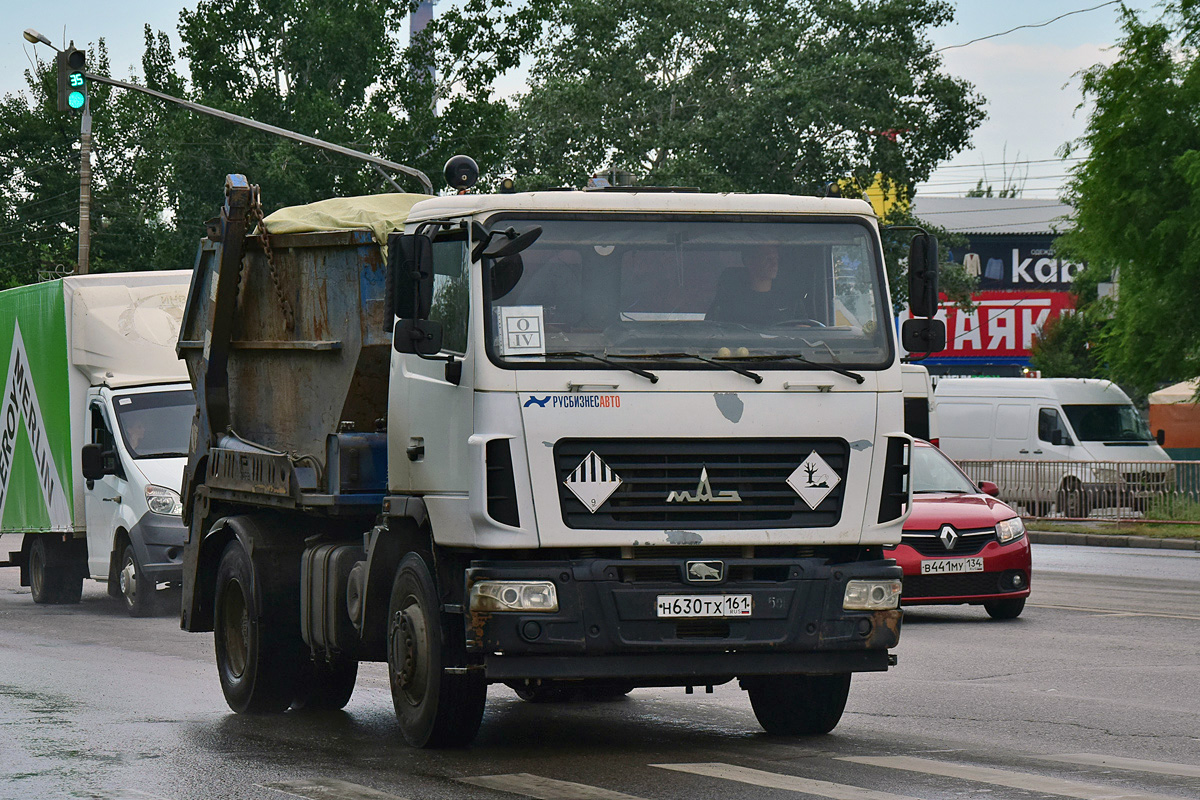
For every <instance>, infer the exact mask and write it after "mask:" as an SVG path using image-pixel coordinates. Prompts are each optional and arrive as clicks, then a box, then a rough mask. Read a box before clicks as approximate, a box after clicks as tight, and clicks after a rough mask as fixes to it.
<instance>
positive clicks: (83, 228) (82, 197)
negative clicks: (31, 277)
mask: <svg viewBox="0 0 1200 800" xmlns="http://www.w3.org/2000/svg"><path fill="white" fill-rule="evenodd" d="M82 120H83V121H82V122H81V123H80V125H79V265H78V266H77V267H76V268H75V274H76V275H87V274H88V260H89V259H90V257H91V250H92V104H91V102H90V101H89V102H86V103H84V106H83V117H82Z"/></svg>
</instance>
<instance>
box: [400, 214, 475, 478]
mask: <svg viewBox="0 0 1200 800" xmlns="http://www.w3.org/2000/svg"><path fill="white" fill-rule="evenodd" d="M433 266H434V270H433V272H434V279H433V296H432V300H431V303H430V311H429V319H430V320H434V321H437V322H440V323H441V325H442V349H441V352H439V353H438V354H437V356H433V357H429V356H426V357H422V356H420V355H417V354H416V353H398V352H396V351H395V349H393V352H392V371H391V378H390V380H391V387H390V398H389V415H390V421H389V426H388V427H389V439H388V464H389V469H388V474H389V487H390V489H391V490H392V491H395V492H402V493H410V492H411V493H416V494H461V495H463V496H465V494H466V492H467V491H468V488H469V484H470V476H471V469H470V460H469V459H470V456H469V446H468V445H469V443H468V440H469V438H470V436H471V433H472V430H473V427H474V421H473V413H474V390H473V386H474V358H475V354H474V352H473V348H472V346H471V344H470V343H471V341H472V336H471V330H472V325H473V318H474V316H475V313H476V312H474V310H473V308H472V302H471V285H470V271H469V269H468V264H467V241H466V234H465V233H459V232H454V233H451V234H449V235H443V236H439V237H438V238H436V239H435V240H434V242H433ZM397 313H398V314H401V315H403V316H410V315H411V313H409V314H406V313H405V309H400V308H397ZM450 358H453V359H454V360H455V361H457V362H458V363H457V366H451V367H449V369H448V368H447V365H448V364H449V363H450V362H449V361H448V359H450ZM456 373H457V374H456ZM456 379H457V380H456Z"/></svg>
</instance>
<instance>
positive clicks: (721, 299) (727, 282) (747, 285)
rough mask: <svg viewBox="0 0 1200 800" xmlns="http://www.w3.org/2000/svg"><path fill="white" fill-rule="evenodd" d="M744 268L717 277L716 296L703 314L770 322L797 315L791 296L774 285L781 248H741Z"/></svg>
mask: <svg viewBox="0 0 1200 800" xmlns="http://www.w3.org/2000/svg"><path fill="white" fill-rule="evenodd" d="M742 263H743V265H744V266H742V267H731V268H729V269H726V270H725V271H724V272H722V273H721V276H720V277H719V278H718V279H717V290H716V296H715V297H714V298H713V302H712V305H711V306H710V307H709V309H708V312H707V313H706V314H705V315H704V318H705V319H708V320H712V321H714V322H739V323H745V324H754V325H770V324H771V323H776V322H783V321H784V320H787V319H791V318H793V317H795V316H796V313H795V311H794V309H793V308H792V307H791V306H792V303H791V302H789V298H787V297H786V296H785V294H784V293H783V292H781V291H779V290H778V289H776V288H774V283H775V279H776V277H777V276H778V275H779V248H778V247H777V246H776V245H754V246H752V247H747V248H745V249H744V250H743V251H742Z"/></svg>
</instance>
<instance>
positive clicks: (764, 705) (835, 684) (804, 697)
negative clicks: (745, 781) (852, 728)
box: [742, 672, 850, 736]
mask: <svg viewBox="0 0 1200 800" xmlns="http://www.w3.org/2000/svg"><path fill="white" fill-rule="evenodd" d="M742 686H743V688H745V689H746V691H747V693H749V695H750V705H751V707H753V709H754V716H755V717H757V718H758V724H759V725H762V727H763V730H765V731H766V732H767V733H770V734H772V735H775V736H816V735H819V734H823V733H829V732H830V731H831V730H833V729H834V728H836V727H837V724H838V722H839V721H840V720H841V718H842V711H844V710H845V708H846V698H847V696H849V694H850V673H848V672H847V673H843V674H837V675H762V676H756V677H751V678H743V679H742Z"/></svg>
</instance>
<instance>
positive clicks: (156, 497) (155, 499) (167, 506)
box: [146, 484, 183, 517]
mask: <svg viewBox="0 0 1200 800" xmlns="http://www.w3.org/2000/svg"><path fill="white" fill-rule="evenodd" d="M146 505H147V506H149V508H150V510H151V511H153V512H154V513H155V514H167V515H169V516H175V517H178V516H179V515H180V514H182V513H183V503H182V501H180V499H179V492H175V491H172V490H170V489H168V488H166V487H165V486H154V485H153V484H151V485H150V486H147V487H146Z"/></svg>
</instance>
